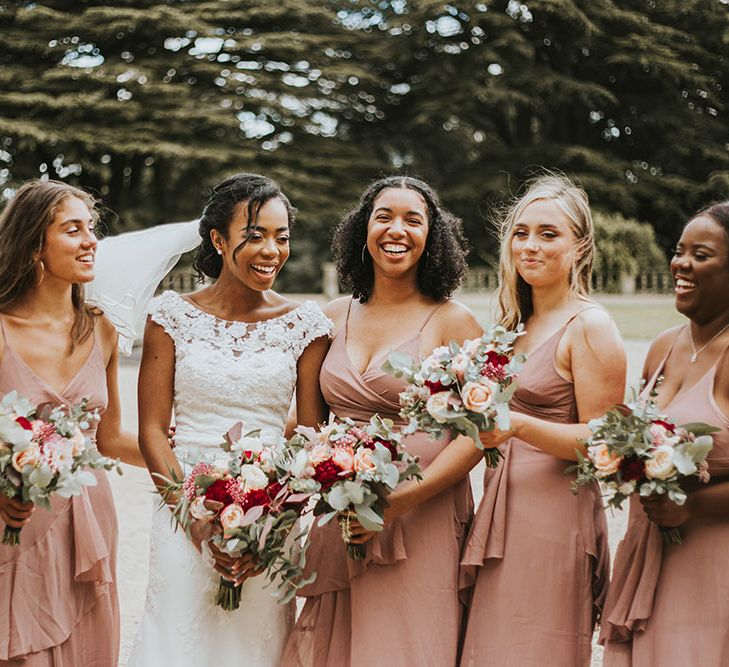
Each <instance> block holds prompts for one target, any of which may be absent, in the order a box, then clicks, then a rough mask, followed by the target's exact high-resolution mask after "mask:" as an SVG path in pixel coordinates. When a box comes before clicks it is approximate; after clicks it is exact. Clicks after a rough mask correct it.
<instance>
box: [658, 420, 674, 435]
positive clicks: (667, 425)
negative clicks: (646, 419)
mask: <svg viewBox="0 0 729 667" xmlns="http://www.w3.org/2000/svg"><path fill="white" fill-rule="evenodd" d="M653 423H654V424H658V426H663V428H665V429H666V430H667V431H670V432H671V433H675V432H676V425H675V424H671V422H666V421H663V420H662V419H656V420H654V421H653Z"/></svg>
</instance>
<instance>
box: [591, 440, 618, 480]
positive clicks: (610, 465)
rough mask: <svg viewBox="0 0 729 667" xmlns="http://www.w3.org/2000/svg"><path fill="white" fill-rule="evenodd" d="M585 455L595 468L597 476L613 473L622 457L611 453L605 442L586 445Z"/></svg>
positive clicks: (607, 475)
mask: <svg viewBox="0 0 729 667" xmlns="http://www.w3.org/2000/svg"><path fill="white" fill-rule="evenodd" d="M587 455H588V456H589V457H590V461H592V463H593V464H594V466H595V468H596V469H597V472H596V474H597V476H598V477H609V476H610V475H613V474H615V473H616V472H617V471H618V468H620V462H621V461H622V458H621V457H620V456H616V455H615V454H613V453H612V452H611V451H610V450H609V449H608V446H607V445H605V444H601V445H592V447H588V448H587Z"/></svg>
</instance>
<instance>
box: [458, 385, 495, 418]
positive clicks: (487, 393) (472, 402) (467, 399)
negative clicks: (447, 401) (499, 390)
mask: <svg viewBox="0 0 729 667" xmlns="http://www.w3.org/2000/svg"><path fill="white" fill-rule="evenodd" d="M461 398H462V399H463V405H464V406H465V408H466V410H471V411H472V412H480V413H481V414H483V413H485V412H486V411H487V410H488V409H489V408H490V407H491V405H492V403H493V401H494V387H493V385H492V384H491V383H490V382H489V381H488V380H482V381H481V382H466V384H465V385H463V389H461Z"/></svg>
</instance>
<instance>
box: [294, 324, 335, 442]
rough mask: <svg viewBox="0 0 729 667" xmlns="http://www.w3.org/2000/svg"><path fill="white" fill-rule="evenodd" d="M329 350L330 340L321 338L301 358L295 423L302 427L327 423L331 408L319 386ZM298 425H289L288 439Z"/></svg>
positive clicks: (298, 365) (313, 342)
mask: <svg viewBox="0 0 729 667" xmlns="http://www.w3.org/2000/svg"><path fill="white" fill-rule="evenodd" d="M328 350H329V338H327V337H326V336H320V337H319V338H316V339H315V340H313V341H312V342H311V343H309V345H308V346H307V347H306V349H305V350H304V351H303V353H302V354H301V356H300V357H299V361H298V364H297V371H296V372H297V379H296V416H295V421H296V423H297V424H301V425H302V426H313V427H316V426H318V425H319V424H323V423H325V422H326V421H327V417H328V416H329V407H328V406H327V404H326V402H325V401H324V397H323V396H322V393H321V388H320V386H319V371H320V370H321V365H322V362H323V361H324V357H326V355H327V351H328ZM295 426H296V424H291V423H289V424H287V429H286V430H287V433H286V435H287V437H290V436H291V435H292V433H293V429H294V427H295Z"/></svg>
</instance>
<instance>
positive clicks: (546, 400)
mask: <svg viewBox="0 0 729 667" xmlns="http://www.w3.org/2000/svg"><path fill="white" fill-rule="evenodd" d="M572 319H574V318H571V319H570V320H569V321H568V322H567V323H566V324H565V325H564V326H563V327H562V328H561V329H560V330H559V331H557V332H556V333H555V334H554V335H553V336H551V337H550V338H548V339H547V340H545V341H544V342H543V343H542V344H541V345H540V346H539V347H537V348H536V349H535V350H534V351H533V352H532V353H531V354H530V355H529V358H528V360H527V362H526V364H525V366H524V369H523V371H522V373H521V375H520V377H519V387H518V389H517V391H516V392H515V394H514V397H513V398H512V401H511V408H512V409H513V410H515V411H518V412H523V413H525V414H529V415H533V416H534V417H538V418H540V419H545V420H548V421H553V422H558V423H565V424H568V423H575V422H577V419H578V418H577V404H576V401H575V393H574V386H573V384H572V382H569V381H567V380H565V379H564V378H563V377H561V376H560V375H559V374H558V373H557V370H556V369H555V366H554V356H555V353H556V351H557V345H558V343H559V341H560V339H561V337H562V335H563V333H564V331H565V329H566V328H567V326H568V325H569V322H571V321H572ZM501 451H502V453H503V454H504V459H503V460H502V462H501V463H500V465H499V466H498V467H497V468H495V469H487V471H486V475H485V481H484V484H485V493H484V497H483V501H482V502H481V505H480V507H479V509H478V511H477V512H476V517H475V518H474V521H473V526H472V527H471V532H470V534H469V536H468V540H467V546H466V550H465V553H464V556H463V560H462V570H461V586H462V588H463V593H464V595H470V604H469V611H468V622H467V628H466V635H465V641H464V645H463V651H462V657H461V667H476V666H478V667H525V666H526V665H534V666H535V667H536V666H537V665H539V667H548V666H553V667H571V666H573V667H578V666H579V667H585V666H587V665H589V664H590V654H591V639H592V630H593V626H594V622H595V618H596V617H597V615H598V613H599V609H600V606H601V603H602V600H603V596H604V593H605V589H606V586H607V581H608V574H609V558H610V556H609V551H608V541H607V522H606V519H605V513H604V511H603V509H602V502H601V498H600V491H599V489H598V487H597V486H595V487H583V488H582V489H581V490H580V493H579V495H577V496H574V495H572V493H571V492H570V480H571V478H570V476H568V475H565V473H564V471H565V468H567V467H568V466H569V465H570V463H569V462H567V461H563V460H561V459H558V458H556V457H554V456H552V455H550V454H546V453H545V452H543V451H542V450H541V449H538V448H536V447H534V446H533V445H531V444H529V443H528V442H525V441H524V440H520V439H518V438H511V439H509V440H507V441H506V442H505V443H504V444H502V445H501Z"/></svg>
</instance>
